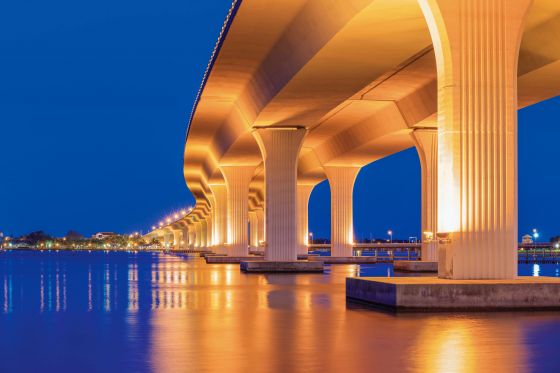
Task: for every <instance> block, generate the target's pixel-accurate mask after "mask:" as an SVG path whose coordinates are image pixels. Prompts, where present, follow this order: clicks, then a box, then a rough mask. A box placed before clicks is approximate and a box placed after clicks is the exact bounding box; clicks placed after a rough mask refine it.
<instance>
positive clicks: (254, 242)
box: [249, 211, 259, 250]
mask: <svg viewBox="0 0 560 373" xmlns="http://www.w3.org/2000/svg"><path fill="white" fill-rule="evenodd" d="M249 246H250V247H251V250H258V247H259V219H258V218H257V212H256V211H249Z"/></svg>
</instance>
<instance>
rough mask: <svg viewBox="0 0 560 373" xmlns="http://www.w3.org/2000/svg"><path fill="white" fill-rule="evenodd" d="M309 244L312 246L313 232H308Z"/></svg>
mask: <svg viewBox="0 0 560 373" xmlns="http://www.w3.org/2000/svg"><path fill="white" fill-rule="evenodd" d="M309 244H310V245H313V232H309Z"/></svg>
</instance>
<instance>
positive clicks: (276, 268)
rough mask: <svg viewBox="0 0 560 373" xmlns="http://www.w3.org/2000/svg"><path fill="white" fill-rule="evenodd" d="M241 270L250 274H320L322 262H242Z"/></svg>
mask: <svg viewBox="0 0 560 373" xmlns="http://www.w3.org/2000/svg"><path fill="white" fill-rule="evenodd" d="M241 270H242V271H243V272H251V273H269V272H276V273H302V272H303V273H305V272H307V273H309V272H311V273H321V272H323V262H311V261H301V260H300V261H297V262H269V261H243V262H241Z"/></svg>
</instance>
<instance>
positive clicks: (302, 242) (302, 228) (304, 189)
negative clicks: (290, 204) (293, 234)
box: [297, 184, 315, 254]
mask: <svg viewBox="0 0 560 373" xmlns="http://www.w3.org/2000/svg"><path fill="white" fill-rule="evenodd" d="M314 187H315V185H307V184H298V185H297V238H298V254H307V252H308V250H307V245H308V244H309V224H308V210H309V197H310V196H311V192H312V191H313V188H314Z"/></svg>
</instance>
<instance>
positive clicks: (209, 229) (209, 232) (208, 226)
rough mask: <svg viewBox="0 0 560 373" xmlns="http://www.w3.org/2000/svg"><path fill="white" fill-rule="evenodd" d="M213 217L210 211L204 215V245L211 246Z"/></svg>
mask: <svg viewBox="0 0 560 373" xmlns="http://www.w3.org/2000/svg"><path fill="white" fill-rule="evenodd" d="M212 223H213V218H212V213H210V215H208V216H207V217H206V247H211V246H213V240H214V234H213V227H212V225H213V224H212Z"/></svg>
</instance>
